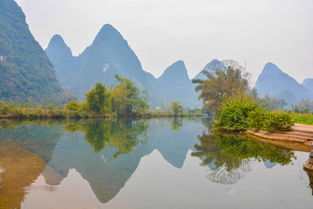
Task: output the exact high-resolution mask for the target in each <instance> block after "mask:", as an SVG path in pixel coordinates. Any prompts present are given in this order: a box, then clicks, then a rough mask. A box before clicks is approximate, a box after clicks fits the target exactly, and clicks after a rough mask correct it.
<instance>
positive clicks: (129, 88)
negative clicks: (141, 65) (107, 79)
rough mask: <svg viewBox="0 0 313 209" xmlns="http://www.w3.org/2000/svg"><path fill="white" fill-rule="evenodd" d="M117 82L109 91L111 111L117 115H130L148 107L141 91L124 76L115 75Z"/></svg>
mask: <svg viewBox="0 0 313 209" xmlns="http://www.w3.org/2000/svg"><path fill="white" fill-rule="evenodd" d="M115 78H116V79H117V80H118V82H119V84H118V85H117V86H115V88H114V89H113V90H112V91H111V94H112V104H113V111H114V112H116V113H117V114H118V115H124V116H127V115H132V114H133V113H139V112H143V111H145V110H147V109H148V108H149V105H148V103H147V102H146V98H145V97H144V96H143V93H144V92H143V91H141V90H140V89H139V88H138V87H136V86H135V85H134V83H133V82H132V81H130V80H128V79H126V78H121V77H119V76H118V75H116V76H115Z"/></svg>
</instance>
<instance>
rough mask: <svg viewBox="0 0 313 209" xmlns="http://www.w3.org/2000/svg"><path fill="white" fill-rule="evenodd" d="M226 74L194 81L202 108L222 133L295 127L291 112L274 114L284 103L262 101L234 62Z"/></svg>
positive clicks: (210, 74) (209, 74) (227, 64)
mask: <svg viewBox="0 0 313 209" xmlns="http://www.w3.org/2000/svg"><path fill="white" fill-rule="evenodd" d="M223 64H224V66H225V67H226V70H219V69H217V70H216V71H214V72H208V71H205V70H204V71H203V74H204V75H205V76H206V79H195V80H193V82H194V83H196V84H198V86H197V87H196V91H198V92H199V93H200V94H199V98H200V99H202V100H203V108H204V109H207V110H208V111H209V112H210V113H211V114H212V116H213V119H214V127H215V128H216V129H218V130H223V131H235V132H237V131H245V130H248V129H251V130H256V131H258V130H264V131H270V132H275V131H288V130H290V129H291V127H292V125H293V120H292V116H291V114H290V113H288V112H284V111H273V109H275V107H283V106H284V105H285V104H284V102H283V101H280V100H276V99H273V98H270V97H266V98H259V97H258V96H257V92H256V90H255V89H250V88H249V76H250V75H249V74H248V73H246V72H245V69H244V67H242V66H241V65H239V64H238V63H237V62H235V61H232V60H226V61H225V62H224V63H223Z"/></svg>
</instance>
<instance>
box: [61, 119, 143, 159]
mask: <svg viewBox="0 0 313 209" xmlns="http://www.w3.org/2000/svg"><path fill="white" fill-rule="evenodd" d="M66 129H67V130H68V131H70V132H75V131H81V132H84V133H85V140H86V141H87V142H88V143H89V144H90V145H91V146H92V147H93V148H94V150H95V151H96V152H100V151H102V150H103V149H104V148H105V147H110V148H112V147H115V148H117V151H116V153H115V154H114V157H115V158H117V157H119V156H120V155H124V154H127V153H129V152H131V151H132V150H133V149H134V148H135V147H136V146H137V145H139V144H140V143H144V142H145V135H146V131H147V129H148V124H147V123H145V122H144V121H128V120H118V121H103V120H93V121H87V122H86V123H84V122H73V123H72V124H68V125H67V126H66Z"/></svg>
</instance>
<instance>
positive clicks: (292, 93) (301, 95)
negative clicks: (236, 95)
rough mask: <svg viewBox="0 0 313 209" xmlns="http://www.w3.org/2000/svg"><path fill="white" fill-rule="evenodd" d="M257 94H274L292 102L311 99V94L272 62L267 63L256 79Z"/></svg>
mask: <svg viewBox="0 0 313 209" xmlns="http://www.w3.org/2000/svg"><path fill="white" fill-rule="evenodd" d="M255 88H256V89H257V91H258V94H259V96H261V97H264V96H266V95H269V96H274V97H277V98H279V99H284V100H285V101H286V102H288V103H289V104H293V103H295V102H297V101H299V100H301V99H313V94H312V93H311V92H310V91H309V90H308V89H307V88H305V87H304V86H303V85H301V84H299V83H298V82H297V81H296V80H295V79H293V78H292V77H290V76H289V75H287V74H286V73H284V72H282V70H281V69H279V68H278V67H277V66H276V65H274V64H273V63H267V64H266V65H265V67H264V69H263V72H262V73H261V74H260V76H259V77H258V79H257V82H256V85H255Z"/></svg>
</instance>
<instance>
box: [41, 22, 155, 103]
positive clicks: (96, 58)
mask: <svg viewBox="0 0 313 209" xmlns="http://www.w3.org/2000/svg"><path fill="white" fill-rule="evenodd" d="M46 52H47V54H48V55H49V57H50V58H51V61H52V62H53V64H54V65H55V67H56V71H57V72H58V73H57V74H58V78H59V80H60V82H61V84H62V85H63V86H64V88H65V89H67V90H70V91H74V92H75V93H76V94H77V95H78V96H79V97H80V98H82V97H83V96H84V95H85V93H86V92H88V91H89V90H90V89H91V88H92V87H93V86H94V84H95V82H102V83H104V84H106V85H112V84H115V83H116V82H117V81H116V79H115V75H116V74H119V75H120V76H121V77H125V78H128V79H130V80H132V81H133V82H134V83H135V84H136V85H137V86H138V87H139V88H141V89H143V90H151V89H150V88H149V87H150V84H149V82H150V81H151V80H154V77H153V76H152V75H151V74H149V73H148V72H145V71H143V69H142V66H141V63H140V61H139V60H138V58H137V56H136V55H135V53H134V52H133V50H132V49H131V48H130V46H129V45H128V43H127V41H126V40H125V39H124V38H123V36H122V35H121V34H120V33H119V32H118V31H117V30H116V29H115V28H114V27H113V26H111V25H109V24H107V25H104V26H103V27H102V29H101V30H100V32H99V33H98V34H97V36H96V38H95V40H94V41H93V43H92V44H91V45H90V46H89V47H87V48H86V49H85V50H84V52H83V53H82V54H81V55H80V56H78V57H75V58H71V52H70V49H69V48H68V47H67V46H66V44H65V43H64V41H63V39H62V38H61V37H60V36H58V35H57V36H54V37H53V38H52V40H51V41H50V44H49V47H48V48H47V49H46Z"/></svg>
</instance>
